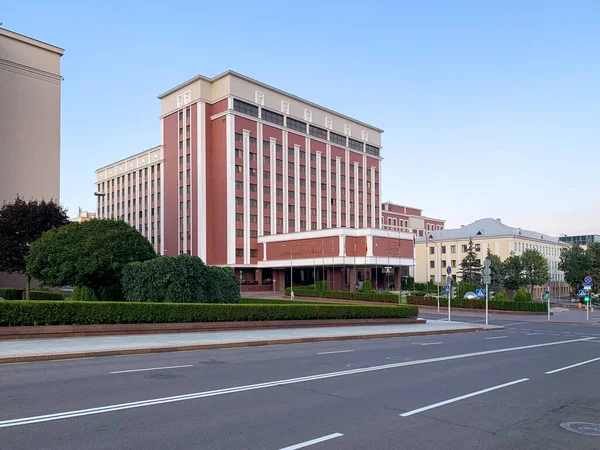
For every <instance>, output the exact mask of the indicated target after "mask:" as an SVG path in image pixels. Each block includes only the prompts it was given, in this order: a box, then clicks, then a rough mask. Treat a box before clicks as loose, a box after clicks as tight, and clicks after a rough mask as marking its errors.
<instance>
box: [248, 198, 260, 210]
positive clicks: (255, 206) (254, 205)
mask: <svg viewBox="0 0 600 450" xmlns="http://www.w3.org/2000/svg"><path fill="white" fill-rule="evenodd" d="M250 208H258V203H257V202H256V200H255V199H253V198H251V199H250Z"/></svg>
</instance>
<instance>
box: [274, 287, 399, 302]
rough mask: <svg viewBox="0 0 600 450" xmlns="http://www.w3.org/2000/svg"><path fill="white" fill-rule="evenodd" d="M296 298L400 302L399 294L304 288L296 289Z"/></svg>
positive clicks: (287, 291)
mask: <svg viewBox="0 0 600 450" xmlns="http://www.w3.org/2000/svg"><path fill="white" fill-rule="evenodd" d="M290 293H291V292H290V288H286V290H285V295H290ZM294 296H296V297H316V298H335V299H340V300H361V301H365V302H383V303H393V304H397V303H398V302H399V301H400V296H399V295H398V294H393V293H391V292H382V293H380V292H347V291H315V290H314V289H306V288H303V287H295V288H294Z"/></svg>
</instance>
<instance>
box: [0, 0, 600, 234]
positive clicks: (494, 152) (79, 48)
mask: <svg viewBox="0 0 600 450" xmlns="http://www.w3.org/2000/svg"><path fill="white" fill-rule="evenodd" d="M78 3H81V4H76V2H72V1H53V2H46V1H39V0H38V1H31V0H30V1H27V2H24V1H22V2H9V4H6V5H3V8H2V9H1V10H0V21H3V22H4V25H3V26H4V27H5V28H7V29H10V30H13V31H16V32H19V33H22V34H25V35H29V36H32V37H34V38H37V39H40V40H42V41H46V42H49V43H51V44H54V45H57V46H60V47H63V48H65V55H64V56H63V58H62V73H63V75H64V78H65V80H64V82H63V95H62V156H61V169H62V173H61V202H62V203H63V204H64V205H65V206H66V207H68V208H69V210H70V213H71V214H75V213H76V211H77V207H78V206H81V207H82V208H84V209H89V210H93V208H94V204H95V203H94V197H93V195H92V194H93V191H94V184H93V182H94V170H95V169H97V168H98V167H101V166H103V165H106V164H108V163H110V162H113V161H115V160H117V159H120V158H123V157H126V156H128V155H130V154H133V153H136V152H139V151H142V150H144V149H146V148H149V147H152V146H154V145H157V144H158V143H159V140H160V130H159V120H158V116H159V107H160V105H159V100H157V98H156V96H157V95H158V94H160V93H162V92H164V91H166V90H168V89H169V88H171V87H173V86H175V85H176V84H179V83H181V82H183V81H185V80H187V79H189V78H191V77H193V76H195V75H197V74H203V75H206V76H214V75H217V74H219V73H221V72H223V71H225V70H227V69H232V70H235V71H237V72H240V73H243V74H246V75H248V76H250V77H253V78H256V79H259V80H261V81H264V82H266V83H268V84H271V85H273V86H276V87H278V88H280V89H283V90H286V91H289V92H291V93H294V94H296V95H299V96H301V97H304V98H307V99H308V100H311V101H313V102H316V103H319V104H322V105H324V106H327V107H329V108H332V109H335V110H337V111H340V112H342V113H345V114H347V115H349V116H352V117H356V118H357V119H360V120H362V121H365V122H367V123H371V124H373V125H376V126H378V127H380V128H383V129H385V130H386V131H385V134H384V136H383V139H384V140H383V146H384V149H383V152H382V154H383V156H384V158H385V161H384V169H383V174H382V175H383V183H382V184H383V186H382V189H383V199H384V200H390V201H394V202H398V203H404V204H407V205H409V206H415V207H419V208H422V209H423V210H424V211H423V212H424V214H425V215H428V216H432V217H439V218H444V219H446V220H447V226H448V227H455V226H460V225H461V224H467V223H469V222H471V221H473V220H476V219H478V218H481V217H495V218H502V220H503V222H504V223H506V224H509V225H512V226H520V227H522V228H528V229H536V230H539V231H542V232H545V233H554V234H560V233H568V234H577V233H588V232H594V233H600V210H599V207H598V199H599V198H600V195H599V194H600V187H599V183H598V181H597V174H598V170H597V169H598V167H600V129H599V124H600V86H599V84H600V58H599V56H598V55H599V54H600V2H596V1H593V0H590V1H571V2H565V1H541V0H531V1H502V2H481V1H460V0H457V1H455V2H448V1H423V2H409V1H404V0H399V1H389V2H386V1H377V0H372V1H369V2H354V1H337V0H332V1H328V2H322V1H312V0H311V1H297V2H285V1H278V2H274V1H261V2H248V1H245V2H240V1H237V0H230V1H229V2H184V3H183V4H177V5H176V6H175V5H173V6H169V5H168V4H167V2H155V1H146V2H133V1H120V2H116V1H103V2H78Z"/></svg>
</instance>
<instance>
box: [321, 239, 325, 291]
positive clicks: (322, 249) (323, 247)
mask: <svg viewBox="0 0 600 450" xmlns="http://www.w3.org/2000/svg"><path fill="white" fill-rule="evenodd" d="M321 256H322V257H323V281H324V280H325V244H324V242H323V238H321Z"/></svg>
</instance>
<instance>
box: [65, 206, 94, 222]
mask: <svg viewBox="0 0 600 450" xmlns="http://www.w3.org/2000/svg"><path fill="white" fill-rule="evenodd" d="M95 218H96V213H93V212H89V211H83V210H82V209H81V208H79V211H78V212H77V216H76V217H73V218H71V219H69V220H70V221H71V222H79V223H82V222H89V221H90V220H94V219H95Z"/></svg>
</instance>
